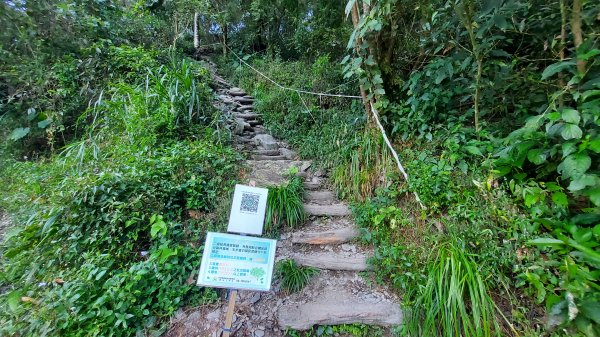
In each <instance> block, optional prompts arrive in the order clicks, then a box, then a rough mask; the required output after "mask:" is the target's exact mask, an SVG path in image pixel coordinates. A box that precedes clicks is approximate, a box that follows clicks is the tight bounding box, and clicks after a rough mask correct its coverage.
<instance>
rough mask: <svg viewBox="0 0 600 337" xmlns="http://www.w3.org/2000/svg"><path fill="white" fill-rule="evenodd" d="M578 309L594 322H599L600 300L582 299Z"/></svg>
mask: <svg viewBox="0 0 600 337" xmlns="http://www.w3.org/2000/svg"><path fill="white" fill-rule="evenodd" d="M579 310H581V312H583V314H584V315H586V316H587V317H588V318H589V319H591V320H592V321H594V322H596V324H600V302H597V301H590V300H588V301H584V302H583V303H581V304H580V305H579Z"/></svg>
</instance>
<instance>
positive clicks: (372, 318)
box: [277, 300, 402, 330]
mask: <svg viewBox="0 0 600 337" xmlns="http://www.w3.org/2000/svg"><path fill="white" fill-rule="evenodd" d="M277 320H278V322H279V327H280V328H281V329H294V330H309V329H310V328H312V327H313V326H315V325H339V324H353V323H360V324H368V325H379V326H392V325H400V324H401V323H402V310H401V309H400V306H399V305H398V304H396V303H389V302H382V303H368V302H366V303H365V302H359V301H356V300H355V302H348V301H342V300H338V301H335V302H332V301H327V302H325V301H318V302H311V303H305V304H286V305H283V306H281V307H280V308H279V310H278V313H277Z"/></svg>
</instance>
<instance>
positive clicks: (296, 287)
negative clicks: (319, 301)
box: [275, 259, 319, 293]
mask: <svg viewBox="0 0 600 337" xmlns="http://www.w3.org/2000/svg"><path fill="white" fill-rule="evenodd" d="M318 273H319V270H318V269H316V268H313V267H302V266H299V265H298V264H297V263H296V261H294V260H293V259H287V260H282V261H279V262H277V265H276V266H275V275H276V276H277V277H280V278H281V286H282V287H283V289H285V291H286V292H288V293H295V292H298V291H300V290H302V288H304V287H305V286H306V285H307V284H308V282H309V281H310V279H311V277H313V276H315V275H317V274H318Z"/></svg>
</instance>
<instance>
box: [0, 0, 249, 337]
mask: <svg viewBox="0 0 600 337" xmlns="http://www.w3.org/2000/svg"><path fill="white" fill-rule="evenodd" d="M21 5H22V6H23V7H19V6H21ZM25 6H26V7H25ZM24 9H26V11H25V10H24ZM2 13H3V14H2V15H3V20H10V22H9V21H2V27H3V29H2V33H1V34H3V36H2V37H3V40H2V46H3V49H2V52H3V57H2V75H1V76H2V81H1V82H2V88H1V94H0V95H1V97H0V99H1V101H2V118H3V125H2V129H1V130H2V131H1V133H2V134H3V138H4V140H5V142H3V149H2V150H3V153H2V166H1V167H0V185H1V186H2V200H1V201H0V207H1V208H2V209H4V210H7V211H10V212H11V213H12V214H13V222H14V223H15V226H14V228H13V229H12V230H11V231H10V232H9V233H7V234H6V238H5V241H4V243H3V244H2V248H1V254H2V261H1V263H0V275H1V276H0V288H1V289H2V290H1V291H0V293H1V295H0V297H1V298H2V300H1V301H0V335H3V336H43V335H51V336H96V335H98V336H124V335H135V334H141V335H152V336H158V335H160V334H161V333H162V332H164V330H165V328H166V326H167V325H166V324H167V323H168V318H169V317H170V316H172V315H173V314H174V312H175V311H176V310H177V309H178V308H180V307H182V306H183V305H197V304H201V303H205V302H207V301H214V300H216V298H217V296H216V293H215V292H214V291H212V290H209V289H202V288H199V287H196V286H195V280H194V273H195V272H196V270H197V268H198V267H199V263H200V259H201V247H200V245H201V243H202V240H203V238H204V236H205V233H206V231H207V230H211V229H212V230H222V226H223V225H222V224H223V223H224V219H225V217H226V214H223V212H216V210H217V209H226V208H224V207H220V205H221V204H224V203H227V200H228V196H229V194H230V192H231V189H232V187H233V184H234V182H235V179H236V177H235V175H231V174H230V172H232V171H235V169H236V160H237V158H238V155H237V154H236V153H235V152H234V151H233V149H232V148H230V147H229V146H228V145H227V144H228V142H229V140H228V134H226V133H221V132H217V131H218V130H220V128H219V126H220V123H221V121H220V116H219V114H218V113H217V112H216V110H215V109H214V108H213V106H212V97H213V93H212V90H211V89H210V87H209V85H210V82H211V80H210V77H209V75H208V71H207V70H206V69H205V68H203V67H201V66H200V65H199V64H198V63H197V62H195V61H192V60H188V59H186V58H185V57H184V56H183V55H182V54H181V52H180V49H179V50H176V49H173V48H172V47H171V48H170V46H169V45H168V44H167V45H161V41H160V39H157V37H160V36H161V34H164V35H169V31H168V30H167V31H165V30H164V29H163V26H164V25H167V24H168V23H167V22H166V21H164V19H163V18H161V16H160V15H158V14H157V15H153V14H152V13H150V12H147V9H144V8H143V6H141V7H140V5H139V4H138V5H136V6H134V7H132V8H121V7H119V6H117V5H111V6H108V7H107V6H106V4H104V3H101V2H98V3H88V2H83V3H81V4H77V3H70V2H61V1H55V2H35V4H31V3H29V2H28V3H27V4H25V3H23V4H21V3H17V2H2ZM5 14H6V15H7V16H6V17H5V16H4V15H5ZM159 14H160V13H159ZM47 20H48V21H49V22H46V21H47ZM5 27H6V28H7V29H6V30H5V29H4V28H5ZM116 27H122V29H125V31H114V29H115V28H116ZM22 29H25V30H26V31H25V32H23V31H21V30H22ZM129 29H132V30H131V31H129ZM18 33H23V34H26V35H27V36H18V37H17V38H16V37H15V36H14V35H13V36H11V35H10V34H18ZM144 34H148V35H146V36H144ZM168 42H170V41H167V43H168ZM23 60H27V62H23ZM32 157H33V158H35V159H36V160H35V161H32V160H28V158H32Z"/></svg>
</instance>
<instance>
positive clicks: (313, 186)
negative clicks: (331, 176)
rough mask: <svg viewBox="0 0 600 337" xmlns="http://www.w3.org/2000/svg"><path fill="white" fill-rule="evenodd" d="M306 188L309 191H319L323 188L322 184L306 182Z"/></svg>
mask: <svg viewBox="0 0 600 337" xmlns="http://www.w3.org/2000/svg"><path fill="white" fill-rule="evenodd" d="M304 188H305V189H307V190H318V189H319V188H321V183H319V182H314V181H305V182H304Z"/></svg>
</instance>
